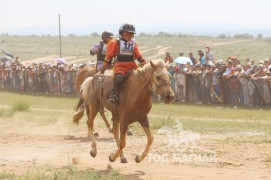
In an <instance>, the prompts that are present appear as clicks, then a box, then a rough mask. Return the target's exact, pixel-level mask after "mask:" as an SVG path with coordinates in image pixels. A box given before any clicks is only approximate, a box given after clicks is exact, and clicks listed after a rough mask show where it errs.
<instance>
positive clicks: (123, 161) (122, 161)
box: [120, 157, 128, 163]
mask: <svg viewBox="0 0 271 180" xmlns="http://www.w3.org/2000/svg"><path fill="white" fill-rule="evenodd" d="M120 162H121V163H128V161H127V158H126V157H121V158H120Z"/></svg>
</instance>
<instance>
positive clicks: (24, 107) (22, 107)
mask: <svg viewBox="0 0 271 180" xmlns="http://www.w3.org/2000/svg"><path fill="white" fill-rule="evenodd" d="M30 108H31V105H30V104H29V103H27V102H23V101H18V102H15V103H14V104H13V106H12V110H13V111H14V112H17V111H29V110H30Z"/></svg>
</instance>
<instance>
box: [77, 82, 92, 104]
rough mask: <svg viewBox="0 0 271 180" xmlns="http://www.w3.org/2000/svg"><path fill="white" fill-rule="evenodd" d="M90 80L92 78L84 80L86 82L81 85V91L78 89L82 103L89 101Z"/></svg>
mask: <svg viewBox="0 0 271 180" xmlns="http://www.w3.org/2000/svg"><path fill="white" fill-rule="evenodd" d="M92 78H93V77H88V78H86V80H85V81H84V82H83V84H82V85H81V89H80V90H81V94H82V97H83V99H84V101H86V102H89V101H90V98H89V92H90V89H91V88H92Z"/></svg>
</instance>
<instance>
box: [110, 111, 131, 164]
mask: <svg viewBox="0 0 271 180" xmlns="http://www.w3.org/2000/svg"><path fill="white" fill-rule="evenodd" d="M112 120H113V135H114V139H115V141H116V144H117V147H118V148H119V144H120V137H119V132H120V122H119V119H117V118H115V117H114V116H113V117H112ZM128 130H129V128H128ZM127 134H128V133H127ZM120 161H121V163H127V158H126V157H125V155H124V152H123V150H121V152H120Z"/></svg>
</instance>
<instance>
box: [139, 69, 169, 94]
mask: <svg viewBox="0 0 271 180" xmlns="http://www.w3.org/2000/svg"><path fill="white" fill-rule="evenodd" d="M142 74H143V77H144V80H145V82H146V84H147V86H148V87H149V90H150V91H151V92H154V90H153V88H152V86H151V85H150V83H149V82H148V81H147V79H146V77H145V71H144V68H142ZM154 84H155V86H156V89H159V88H160V87H162V86H166V85H170V83H169V82H166V83H161V84H158V85H157V84H156V83H155V81H154Z"/></svg>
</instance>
